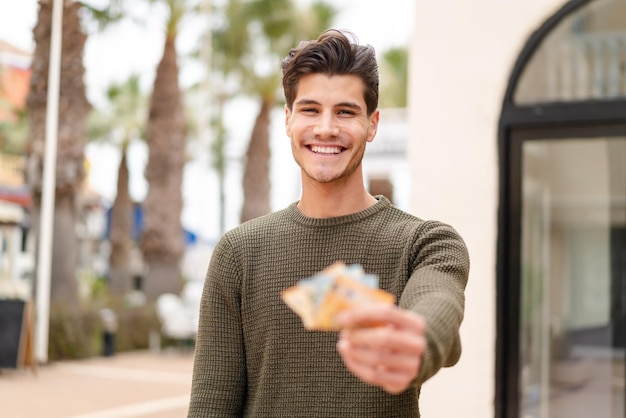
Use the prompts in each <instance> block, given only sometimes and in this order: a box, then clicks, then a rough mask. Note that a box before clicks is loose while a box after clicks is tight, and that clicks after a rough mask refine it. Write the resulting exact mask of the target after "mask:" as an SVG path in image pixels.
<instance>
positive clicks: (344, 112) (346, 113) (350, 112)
mask: <svg viewBox="0 0 626 418" xmlns="http://www.w3.org/2000/svg"><path fill="white" fill-rule="evenodd" d="M337 113H338V114H340V115H349V116H353V115H354V114H355V112H354V111H353V110H350V109H341V110H339V112H337Z"/></svg>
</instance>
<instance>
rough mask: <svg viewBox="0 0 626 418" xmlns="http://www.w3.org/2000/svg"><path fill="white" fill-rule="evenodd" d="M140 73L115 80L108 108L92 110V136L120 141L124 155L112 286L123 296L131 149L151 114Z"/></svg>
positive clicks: (129, 238)
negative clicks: (128, 157)
mask: <svg viewBox="0 0 626 418" xmlns="http://www.w3.org/2000/svg"><path fill="white" fill-rule="evenodd" d="M139 81H140V77H139V75H137V74H133V75H131V76H130V77H129V78H128V79H127V80H126V81H124V82H121V83H112V84H111V85H110V86H109V87H108V88H107V92H106V98H107V100H108V108H107V109H106V110H98V111H95V112H92V114H91V116H90V119H89V137H90V138H91V139H94V140H98V141H107V142H110V143H113V144H115V145H117V146H118V147H119V149H120V153H121V158H120V163H119V166H118V172H117V173H118V174H117V192H116V195H115V200H114V201H113V206H112V208H111V218H110V232H109V242H110V245H111V252H110V255H109V290H110V292H111V293H112V294H114V295H118V296H123V295H125V294H126V293H127V292H128V291H129V290H130V289H131V281H132V273H133V272H132V271H131V254H132V252H133V250H134V243H133V210H134V204H133V201H132V199H131V196H130V191H129V171H128V164H127V151H128V148H129V146H130V145H131V143H132V142H133V141H136V140H142V138H143V137H144V130H145V129H144V126H145V123H146V116H147V113H148V112H147V102H148V101H147V97H146V96H145V95H144V94H143V93H142V91H141V87H140V84H139Z"/></svg>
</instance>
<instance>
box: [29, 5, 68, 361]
mask: <svg viewBox="0 0 626 418" xmlns="http://www.w3.org/2000/svg"><path fill="white" fill-rule="evenodd" d="M63 2H64V0H53V4H52V26H51V30H50V31H51V34H50V66H49V70H48V96H47V105H46V141H45V154H44V165H43V179H42V192H41V218H40V219H41V220H40V222H39V240H38V254H39V256H38V257H39V258H38V260H37V300H36V304H37V315H36V328H35V331H36V335H35V357H36V359H37V361H38V362H39V363H46V362H47V361H48V332H49V328H50V282H51V280H50V271H51V265H52V231H53V217H54V198H55V193H54V192H55V188H56V160H57V139H58V138H57V136H58V126H59V93H60V81H61V45H62V37H63Z"/></svg>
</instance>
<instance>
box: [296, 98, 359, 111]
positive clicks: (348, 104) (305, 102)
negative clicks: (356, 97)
mask: <svg viewBox="0 0 626 418" xmlns="http://www.w3.org/2000/svg"><path fill="white" fill-rule="evenodd" d="M294 104H295V105H296V106H307V105H320V104H321V103H320V102H318V101H317V100H313V99H300V100H298V101H297V102H296V103H294ZM334 107H348V108H351V109H355V110H363V109H362V108H361V106H359V105H358V104H357V103H354V102H340V103H337V104H336V105H335V106H334Z"/></svg>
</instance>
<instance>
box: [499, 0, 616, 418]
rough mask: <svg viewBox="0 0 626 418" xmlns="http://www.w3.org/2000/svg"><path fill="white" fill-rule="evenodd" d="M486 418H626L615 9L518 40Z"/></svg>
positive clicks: (591, 8) (589, 6)
mask: <svg viewBox="0 0 626 418" xmlns="http://www.w3.org/2000/svg"><path fill="white" fill-rule="evenodd" d="M498 141H499V144H498V146H499V165H500V167H499V171H500V201H499V203H500V209H499V220H498V222H499V224H498V228H499V236H498V267H497V295H498V296H497V298H498V299H497V304H496V306H497V354H496V358H497V360H496V416H497V417H498V418H531V417H532V418H576V417H594V418H623V417H624V416H626V412H625V404H626V389H625V385H624V375H625V374H626V373H625V372H626V361H625V357H626V1H624V0H592V1H590V0H572V1H569V2H568V3H566V4H565V5H564V6H563V7H562V8H561V9H560V10H559V11H558V12H557V13H556V14H555V15H553V16H552V17H550V18H549V19H548V20H547V21H546V22H545V23H544V24H543V25H541V26H540V27H539V29H537V31H535V32H534V33H533V34H532V35H531V37H530V38H529V39H528V41H527V43H526V45H525V46H524V48H523V50H522V51H521V53H520V56H519V58H518V60H517V62H516V64H515V66H514V68H513V71H512V73H511V76H510V80H509V85H508V87H507V91H506V93H505V97H504V101H503V106H502V114H501V118H500V126H499V138H498Z"/></svg>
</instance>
